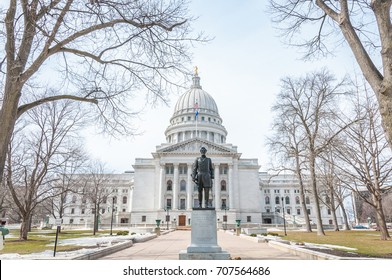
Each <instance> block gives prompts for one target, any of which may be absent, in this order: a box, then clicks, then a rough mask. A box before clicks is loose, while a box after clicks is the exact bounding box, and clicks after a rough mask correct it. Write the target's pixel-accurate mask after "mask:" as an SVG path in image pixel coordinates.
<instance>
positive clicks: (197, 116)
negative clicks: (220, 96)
mask: <svg viewBox="0 0 392 280" xmlns="http://www.w3.org/2000/svg"><path fill="white" fill-rule="evenodd" d="M198 118H199V114H198V113H197V109H196V138H197V119H198Z"/></svg>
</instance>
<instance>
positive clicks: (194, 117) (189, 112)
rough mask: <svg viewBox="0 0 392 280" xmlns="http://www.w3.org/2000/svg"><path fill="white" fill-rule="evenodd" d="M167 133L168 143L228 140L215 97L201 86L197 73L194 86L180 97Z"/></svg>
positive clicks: (223, 141) (220, 141)
mask: <svg viewBox="0 0 392 280" xmlns="http://www.w3.org/2000/svg"><path fill="white" fill-rule="evenodd" d="M196 112H197V114H196ZM165 135H166V140H167V142H168V143H179V142H181V141H185V140H188V139H193V138H201V139H206V140H209V141H211V142H215V143H220V144H222V143H225V142H226V135H227V131H226V129H225V127H224V126H223V125H222V119H221V117H220V116H219V112H218V106H216V103H215V100H214V98H212V96H211V95H209V94H208V93H207V92H205V91H204V90H203V89H202V88H201V86H200V77H199V76H198V75H197V73H195V75H194V76H193V84H192V87H191V88H190V89H189V90H188V91H186V92H185V93H184V94H183V95H181V96H180V98H179V99H178V101H177V103H176V106H175V107H174V112H173V116H172V117H171V118H170V125H169V127H168V128H167V129H166V131H165Z"/></svg>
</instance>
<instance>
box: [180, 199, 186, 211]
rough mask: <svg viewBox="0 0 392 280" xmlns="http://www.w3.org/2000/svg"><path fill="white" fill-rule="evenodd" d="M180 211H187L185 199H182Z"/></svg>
mask: <svg viewBox="0 0 392 280" xmlns="http://www.w3.org/2000/svg"><path fill="white" fill-rule="evenodd" d="M180 209H181V210H183V209H185V199H183V198H181V199H180Z"/></svg>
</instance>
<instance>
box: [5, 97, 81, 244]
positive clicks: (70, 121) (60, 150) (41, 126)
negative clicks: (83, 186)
mask: <svg viewBox="0 0 392 280" xmlns="http://www.w3.org/2000/svg"><path fill="white" fill-rule="evenodd" d="M80 114H81V112H80V110H77V108H75V107H74V106H71V102H70V101H66V102H60V101H58V102H55V103H47V104H45V105H43V106H40V107H37V108H35V109H34V110H31V111H29V112H28V117H29V118H26V119H27V122H26V124H25V125H23V126H21V129H20V130H18V131H16V133H14V137H13V140H12V142H11V143H10V144H9V152H8V157H7V159H8V160H7V169H6V174H5V182H6V185H7V187H8V189H9V191H10V193H11V196H12V200H13V202H14V205H15V206H16V207H15V208H16V209H17V211H18V212H19V214H20V217H21V219H22V226H21V230H20V236H19V238H20V239H21V240H27V237H28V231H29V229H30V223H31V218H32V214H33V211H34V209H35V208H36V207H37V205H39V204H41V203H42V202H43V201H45V200H47V199H49V198H51V197H52V196H54V195H57V193H56V192H55V191H54V190H55V187H56V181H57V178H56V176H55V174H56V172H57V171H58V167H59V166H62V165H63V164H64V163H65V162H66V161H68V159H69V158H70V155H72V154H73V153H72V142H73V141H74V138H73V137H72V136H74V137H76V134H74V133H75V132H76V130H77V129H78V128H79V126H80V124H81V120H82V119H83V118H82V116H81V115H80Z"/></svg>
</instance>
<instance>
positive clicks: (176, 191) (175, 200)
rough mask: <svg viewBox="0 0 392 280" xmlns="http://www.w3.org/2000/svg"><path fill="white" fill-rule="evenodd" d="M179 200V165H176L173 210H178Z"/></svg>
mask: <svg viewBox="0 0 392 280" xmlns="http://www.w3.org/2000/svg"><path fill="white" fill-rule="evenodd" d="M177 200H178V163H176V164H174V178H173V201H172V209H173V210H175V209H177V208H178V206H177V205H178V204H177V202H178V201H177Z"/></svg>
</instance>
